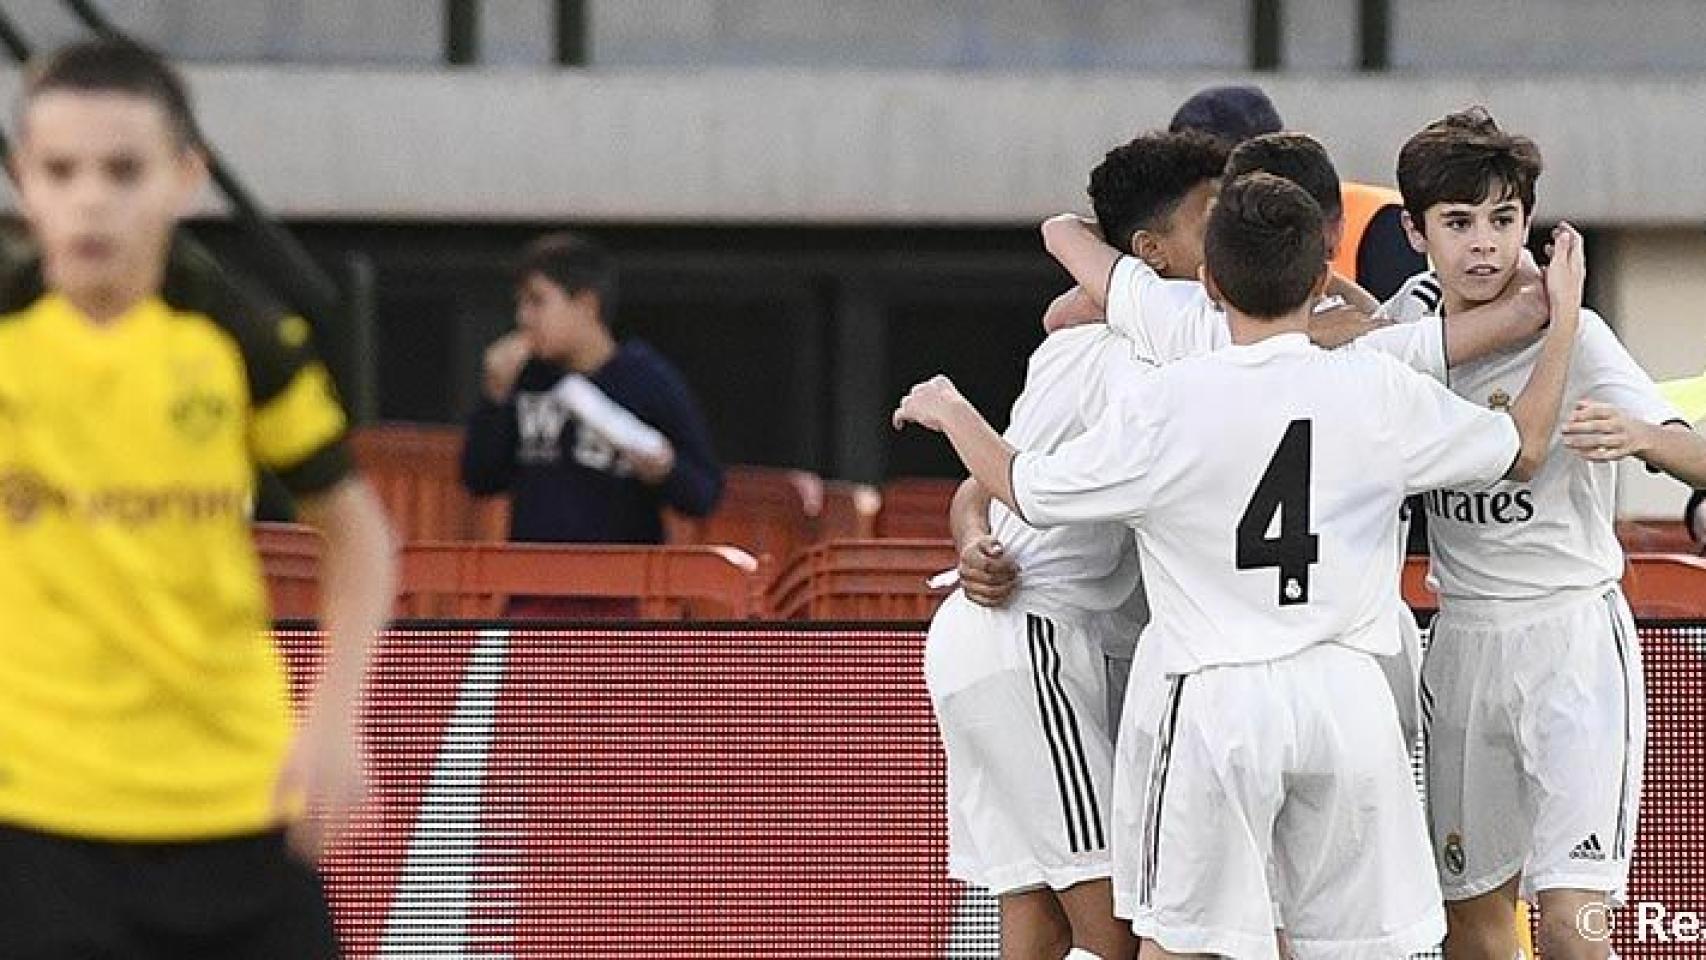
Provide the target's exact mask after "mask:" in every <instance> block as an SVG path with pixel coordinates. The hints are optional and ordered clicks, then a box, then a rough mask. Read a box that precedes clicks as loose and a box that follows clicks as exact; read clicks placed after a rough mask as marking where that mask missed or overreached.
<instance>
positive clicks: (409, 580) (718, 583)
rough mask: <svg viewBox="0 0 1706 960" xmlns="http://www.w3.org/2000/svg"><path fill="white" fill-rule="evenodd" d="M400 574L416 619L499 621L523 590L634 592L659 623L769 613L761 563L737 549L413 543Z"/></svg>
mask: <svg viewBox="0 0 1706 960" xmlns="http://www.w3.org/2000/svg"><path fill="white" fill-rule="evenodd" d="M399 580H400V582H401V586H400V591H399V592H400V596H399V598H398V609H399V611H400V612H401V613H402V614H403V615H404V616H408V617H456V618H465V619H466V618H475V619H479V618H494V617H499V616H501V615H502V614H503V612H504V607H505V605H506V603H507V602H508V601H509V600H510V599H511V598H515V597H528V598H539V597H549V598H558V597H565V598H589V599H590V598H598V599H605V598H625V599H632V600H634V601H636V603H637V615H638V616H639V617H641V618H643V619H659V620H673V619H699V620H745V619H749V618H752V617H757V616H761V615H762V614H763V612H764V604H763V593H762V588H761V584H760V581H759V578H758V561H757V560H755V559H753V557H752V555H751V554H748V553H746V552H745V551H742V550H737V549H735V548H733V547H652V546H603V545H598V546H594V545H574V546H568V545H565V546H558V545H554V544H533V543H512V544H481V543H445V542H440V543H411V544H408V545H407V546H405V547H404V548H403V551H402V573H401V576H400V577H399Z"/></svg>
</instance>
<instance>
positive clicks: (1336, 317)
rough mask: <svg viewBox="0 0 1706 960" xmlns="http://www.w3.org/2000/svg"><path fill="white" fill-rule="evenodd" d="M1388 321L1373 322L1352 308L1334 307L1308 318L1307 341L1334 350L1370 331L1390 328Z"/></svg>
mask: <svg viewBox="0 0 1706 960" xmlns="http://www.w3.org/2000/svg"><path fill="white" fill-rule="evenodd" d="M1391 323H1392V322H1391V321H1390V320H1373V319H1370V318H1369V315H1368V314H1367V313H1364V312H1363V311H1362V310H1359V309H1357V308H1356V307H1353V306H1342V307H1334V308H1333V309H1331V310H1327V311H1325V312H1323V313H1317V314H1315V315H1314V316H1311V317H1310V318H1309V340H1310V342H1312V343H1314V344H1315V345H1316V346H1318V347H1322V348H1324V349H1327V350H1335V349H1337V348H1339V347H1342V346H1344V345H1345V344H1347V343H1350V342H1352V341H1353V340H1355V339H1357V338H1358V337H1360V336H1362V335H1363V334H1365V333H1368V332H1369V331H1371V330H1379V329H1380V328H1381V327H1386V326H1391Z"/></svg>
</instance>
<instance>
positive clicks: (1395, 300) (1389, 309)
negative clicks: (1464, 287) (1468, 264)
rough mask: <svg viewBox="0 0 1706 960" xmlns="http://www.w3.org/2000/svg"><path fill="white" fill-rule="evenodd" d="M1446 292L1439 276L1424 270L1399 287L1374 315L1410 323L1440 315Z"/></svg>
mask: <svg viewBox="0 0 1706 960" xmlns="http://www.w3.org/2000/svg"><path fill="white" fill-rule="evenodd" d="M1444 297H1445V294H1444V293H1443V292H1442V291H1441V290H1440V285H1439V277H1437V276H1435V275H1434V272H1433V271H1432V270H1423V271H1422V272H1421V273H1418V274H1416V275H1415V276H1413V277H1411V278H1410V279H1408V280H1405V281H1404V285H1403V286H1401V287H1399V288H1398V292H1397V293H1394V294H1393V295H1392V297H1391V298H1390V299H1388V300H1387V301H1386V302H1385V303H1383V304H1381V305H1380V309H1379V310H1376V311H1375V312H1374V315H1375V316H1377V317H1380V318H1381V319H1383V320H1391V321H1393V322H1394V323H1410V322H1412V321H1415V320H1421V319H1423V318H1426V317H1437V316H1439V315H1440V313H1441V310H1440V308H1439V305H1440V303H1441V302H1442V301H1443V299H1444Z"/></svg>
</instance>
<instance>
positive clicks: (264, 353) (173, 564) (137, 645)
mask: <svg viewBox="0 0 1706 960" xmlns="http://www.w3.org/2000/svg"><path fill="white" fill-rule="evenodd" d="M17 117H18V124H19V126H18V131H17V132H18V151H17V154H16V156H15V157H14V159H13V167H12V171H11V172H12V175H13V178H14V180H15V182H16V184H17V188H18V189H17V194H18V198H19V200H20V205H21V207H22V210H23V213H24V216H25V219H26V220H27V221H28V224H29V227H30V231H31V233H32V235H33V239H34V241H35V245H36V247H37V249H38V250H39V260H36V261H32V262H30V263H24V264H18V263H13V264H8V265H6V266H7V269H6V270H5V272H4V275H3V276H0V508H3V509H0V570H3V571H4V575H3V576H0V889H3V890H4V891H5V893H4V895H3V896H0V956H4V957H6V958H8V960H36V958H44V960H45V958H62V957H64V958H69V957H80V958H81V957H99V958H108V957H111V958H118V957H123V958H168V957H170V958H183V957H219V958H279V960H285V958H289V960H316V958H324V957H335V956H336V955H337V944H336V941H335V937H334V935H333V931H332V927H331V921H330V917H329V915H328V913H327V909H326V905H325V900H324V897H323V895H322V893H321V889H320V885H319V881H318V879H317V878H316V876H315V874H314V871H313V868H312V866H311V863H312V860H313V858H314V856H315V854H316V852H317V850H318V848H319V844H320V841H321V839H322V837H323V836H324V833H325V831H326V830H328V829H336V827H337V826H338V825H339V823H340V822H341V820H342V818H343V817H344V816H345V815H346V814H347V812H348V810H349V808H350V807H351V806H352V805H353V804H354V803H355V802H356V800H357V799H359V796H360V794H361V790H362V752H361V742H360V736H359V733H358V729H357V713H358V707H359V703H360V699H361V688H362V681H363V674H364V671H365V668H366V665H367V661H368V652H369V648H370V645H371V642H372V637H373V635H374V633H375V632H376V631H377V630H378V629H379V628H380V626H381V625H382V623H383V621H384V619H385V617H386V615H387V613H388V610H389V607H390V603H391V597H392V589H393V580H394V559H393V551H392V546H391V538H390V533H389V531H388V530H387V527H386V524H385V520H384V517H383V513H382V512H381V510H380V509H379V507H378V505H377V502H376V501H375V499H374V498H373V495H372V494H371V492H370V491H369V490H368V488H367V487H366V486H365V485H363V483H362V482H361V481H360V479H359V478H357V476H356V475H355V473H354V472H353V471H352V469H351V465H350V459H349V456H348V453H347V452H346V449H345V442H344V432H345V427H346V423H345V417H344V413H343V411H342V410H341V409H340V407H339V404H338V401H337V400H336V398H335V396H334V394H333V390H332V386H331V383H330V381H329V380H328V378H327V374H326V370H325V368H324V367H323V366H322V365H321V364H320V363H319V361H318V360H317V359H316V358H315V357H314V355H313V353H312V352H311V350H310V348H309V345H308V342H307V340H308V331H307V327H306V325H305V324H304V323H303V322H302V321H301V320H300V319H299V318H295V317H289V316H285V315H283V314H279V313H276V312H272V311H269V310H268V309H266V308H264V307H261V306H259V305H257V304H255V303H252V302H250V301H249V300H248V299H247V298H246V297H245V296H244V295H243V294H242V292H240V291H238V290H237V289H235V288H234V287H231V286H230V285H228V284H226V283H225V282H224V281H223V280H222V279H221V278H220V277H219V275H218V274H217V272H216V271H213V272H191V271H186V270H184V269H181V268H180V267H179V266H176V265H174V266H170V267H169V266H168V263H169V262H172V263H174V264H175V263H176V260H175V258H170V257H169V256H168V251H169V250H170V247H171V244H172V236H173V231H174V227H175V225H176V222H177V220H178V218H179V217H180V216H181V215H183V213H184V212H185V211H186V210H187V208H188V207H189V205H190V204H191V202H192V201H193V200H194V199H195V197H196V194H197V192H198V191H199V190H200V188H201V186H202V183H203V180H204V177H205V163H204V160H203V157H202V154H201V153H200V151H199V148H198V146H197V142H198V141H197V136H196V130H195V124H194V120H193V117H192V115H191V111H190V107H189V103H188V100H187V97H186V95H185V92H184V88H183V85H182V83H181V81H180V80H179V79H178V78H177V77H176V76H175V75H174V74H173V73H172V71H171V70H170V69H169V68H168V67H167V66H165V65H164V64H163V63H162V62H161V61H160V60H159V59H158V58H156V57H155V56H154V55H153V54H151V53H149V52H147V51H146V50H143V49H142V48H139V47H136V46H133V45H129V44H124V43H117V42H109V41H100V42H91V43H85V44H80V45H76V46H72V47H68V48H66V49H64V50H62V51H60V52H58V53H57V54H55V55H53V56H52V57H50V58H48V59H47V60H46V61H45V62H43V63H41V64H39V65H37V67H36V68H35V69H34V70H32V71H31V73H30V74H29V76H28V77H27V79H26V82H25V87H24V92H23V97H22V104H21V106H20V108H19V110H18V112H17ZM257 464H260V465H264V466H266V467H268V468H270V469H272V470H274V471H276V472H277V473H278V475H279V476H280V477H282V478H283V479H284V481H285V483H286V484H287V485H288V486H289V487H290V488H291V489H292V490H293V491H294V492H295V493H296V495H297V496H298V497H299V501H300V506H301V511H302V515H303V516H304V517H305V518H307V519H308V520H309V521H310V522H312V523H313V524H314V525H315V526H317V527H319V528H320V530H321V531H322V532H323V533H324V535H325V538H326V545H325V554H324V560H323V570H324V574H325V576H324V582H325V591H324V592H325V614H324V618H323V623H324V625H325V628H326V629H327V631H328V633H329V635H330V636H329V644H330V647H329V650H328V653H327V659H326V668H325V672H324V675H323V677H322V678H321V680H320V682H319V684H318V686H317V688H316V689H315V691H314V695H313V698H312V701H311V703H310V705H309V707H308V710H307V714H306V717H305V718H304V720H303V722H302V724H301V726H300V727H299V728H297V729H296V730H295V732H294V733H293V731H292V726H291V721H290V716H289V712H288V705H287V699H286V686H285V681H284V677H283V674H282V671H281V669H280V664H279V659H278V656H277V653H276V651H275V650H274V648H273V645H272V641H271V639H270V638H269V637H268V636H267V633H266V629H267V624H268V619H267V608H266V602H265V593H264V590H263V588H262V583H261V578H260V573H259V567H258V563H257V560H256V557H255V552H254V547H253V544H252V542H251V540H250V535H249V506H250V503H251V501H252V499H253V494H254V483H253V475H254V470H255V467H256V465H257ZM304 811H312V812H313V814H314V815H313V816H309V815H306V814H305V813H304Z"/></svg>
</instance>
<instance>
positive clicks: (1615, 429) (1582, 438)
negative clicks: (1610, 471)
mask: <svg viewBox="0 0 1706 960" xmlns="http://www.w3.org/2000/svg"><path fill="white" fill-rule="evenodd" d="M1657 429H1659V428H1658V427H1655V426H1653V425H1652V424H1650V423H1646V422H1644V421H1641V420H1636V419H1634V418H1633V417H1630V416H1629V415H1628V414H1625V413H1624V412H1623V411H1621V410H1619V409H1617V408H1616V407H1614V406H1612V405H1611V404H1609V403H1600V402H1598V401H1595V400H1582V401H1579V402H1578V403H1577V404H1576V409H1575V410H1574V411H1573V412H1572V413H1571V414H1570V419H1569V422H1567V423H1565V424H1564V427H1563V434H1564V446H1566V447H1569V448H1570V449H1571V450H1574V451H1576V453H1577V454H1579V455H1580V456H1581V457H1582V458H1583V459H1585V460H1592V461H1595V462H1599V463H1606V462H1609V461H1612V460H1621V459H1623V458H1624V457H1638V456H1640V455H1641V454H1643V453H1645V452H1646V451H1647V449H1648V448H1649V447H1650V446H1651V442H1652V432H1653V431H1654V430H1657Z"/></svg>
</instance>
